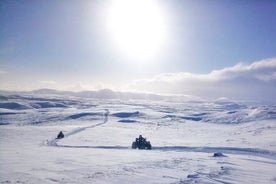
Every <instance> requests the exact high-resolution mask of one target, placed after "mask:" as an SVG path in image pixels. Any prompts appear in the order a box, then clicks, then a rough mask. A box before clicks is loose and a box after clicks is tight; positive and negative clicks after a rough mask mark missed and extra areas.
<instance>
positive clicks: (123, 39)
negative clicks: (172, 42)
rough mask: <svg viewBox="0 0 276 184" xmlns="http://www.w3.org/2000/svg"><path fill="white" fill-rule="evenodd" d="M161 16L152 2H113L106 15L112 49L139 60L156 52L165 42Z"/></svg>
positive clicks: (138, 0)
mask: <svg viewBox="0 0 276 184" xmlns="http://www.w3.org/2000/svg"><path fill="white" fill-rule="evenodd" d="M164 19H165V18H164V15H163V13H162V11H161V7H160V5H159V4H158V3H157V2H156V1H153V0H114V1H111V2H110V7H109V10H108V14H107V25H108V32H109V35H110V37H111V39H112V40H113V43H114V45H115V47H116V49H119V50H120V51H121V52H122V53H124V54H126V55H128V56H131V57H134V58H140V59H146V58H149V57H152V56H154V55H155V54H157V53H158V51H159V50H160V48H161V47H162V46H163V45H164V43H165V39H166V29H165V20H164Z"/></svg>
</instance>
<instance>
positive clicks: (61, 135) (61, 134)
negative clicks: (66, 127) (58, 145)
mask: <svg viewBox="0 0 276 184" xmlns="http://www.w3.org/2000/svg"><path fill="white" fill-rule="evenodd" d="M62 138H64V134H63V133H62V131H60V132H59V134H58V135H57V138H56V139H62Z"/></svg>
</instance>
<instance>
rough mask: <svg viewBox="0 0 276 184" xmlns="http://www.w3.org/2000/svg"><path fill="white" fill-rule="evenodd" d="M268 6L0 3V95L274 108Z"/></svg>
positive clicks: (275, 26)
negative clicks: (115, 95)
mask: <svg viewBox="0 0 276 184" xmlns="http://www.w3.org/2000/svg"><path fill="white" fill-rule="evenodd" d="M275 43H276V1H273V0H262V1H254V0H251V1H248V0H231V1H230V0H211V1H206V0H194V1H188V0H139V1H135V0H132V1H129V0H113V1H111V0H94V1H92V0H91V1H88V0H82V1H77V0H59V1H58V0H47V1H39V0H20V1H19V0H14V1H10V0H1V1H0V89H2V90H33V89H40V88H50V89H58V90H73V91H81V90H97V89H104V88H109V89H113V90H119V91H143V92H151V93H158V94H185V95H186V94H187V95H195V96H197V95H198V96H203V97H206V98H219V97H228V98H232V99H236V100H249V101H254V100H257V101H272V102H275V104H276V97H274V94H273V92H275V91H276V44H275Z"/></svg>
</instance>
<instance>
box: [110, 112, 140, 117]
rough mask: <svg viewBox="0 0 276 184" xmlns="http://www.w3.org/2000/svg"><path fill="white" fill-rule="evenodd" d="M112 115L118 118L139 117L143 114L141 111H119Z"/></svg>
mask: <svg viewBox="0 0 276 184" xmlns="http://www.w3.org/2000/svg"><path fill="white" fill-rule="evenodd" d="M112 116H115V117H117V118H129V117H139V116H141V113H140V112H139V111H136V112H118V113H114V114H112Z"/></svg>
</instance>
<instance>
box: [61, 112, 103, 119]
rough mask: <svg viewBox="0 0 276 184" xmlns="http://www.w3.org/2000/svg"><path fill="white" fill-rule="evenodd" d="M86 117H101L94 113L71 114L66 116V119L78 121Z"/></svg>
mask: <svg viewBox="0 0 276 184" xmlns="http://www.w3.org/2000/svg"><path fill="white" fill-rule="evenodd" d="M86 116H102V114H100V113H94V112H83V113H78V114H73V115H71V116H68V117H67V118H66V119H79V118H82V117H86Z"/></svg>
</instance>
